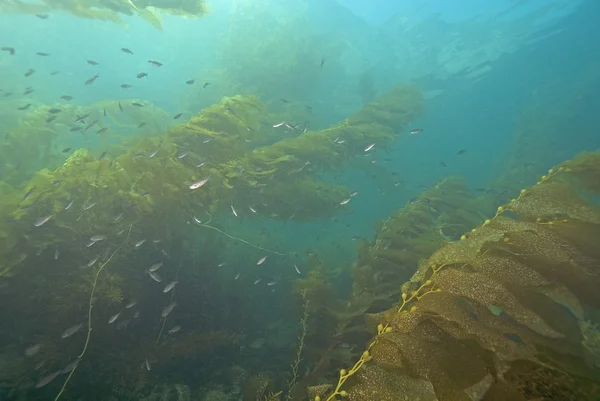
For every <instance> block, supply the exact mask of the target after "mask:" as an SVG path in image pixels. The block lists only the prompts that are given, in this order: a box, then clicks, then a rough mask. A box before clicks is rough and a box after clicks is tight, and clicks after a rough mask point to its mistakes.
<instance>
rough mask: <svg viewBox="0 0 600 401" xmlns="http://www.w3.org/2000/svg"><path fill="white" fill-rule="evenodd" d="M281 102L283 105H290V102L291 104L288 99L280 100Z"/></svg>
mask: <svg viewBox="0 0 600 401" xmlns="http://www.w3.org/2000/svg"><path fill="white" fill-rule="evenodd" d="M279 100H280V101H281V102H282V103H289V102H290V101H289V100H286V99H279Z"/></svg>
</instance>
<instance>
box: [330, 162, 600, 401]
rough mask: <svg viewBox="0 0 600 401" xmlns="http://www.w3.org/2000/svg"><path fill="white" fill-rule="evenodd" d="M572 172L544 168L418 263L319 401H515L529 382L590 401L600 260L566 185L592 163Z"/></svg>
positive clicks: (595, 218) (586, 211) (588, 207)
mask: <svg viewBox="0 0 600 401" xmlns="http://www.w3.org/2000/svg"><path fill="white" fill-rule="evenodd" d="M575 160H578V159H577V158H576V159H575ZM579 160H581V159H579ZM585 160H586V163H590V160H591V158H589V157H585ZM570 163H572V162H567V163H565V166H569V165H570ZM573 165H578V166H579V170H576V169H575V168H571V167H568V168H565V167H564V166H563V167H560V168H556V169H552V170H550V172H549V173H548V175H547V176H544V177H543V178H542V179H541V180H540V181H539V182H538V183H537V184H536V185H535V186H533V187H532V188H529V189H524V190H523V191H521V194H520V195H519V196H518V197H516V198H515V199H514V200H513V201H512V202H510V203H509V204H507V205H503V206H501V207H499V208H498V212H497V214H496V216H495V217H493V218H491V219H489V220H486V221H485V222H484V223H483V224H482V225H481V226H480V227H478V228H476V229H474V230H472V231H467V230H465V231H467V232H466V233H465V234H463V235H462V236H461V239H460V240H459V241H456V242H452V243H449V244H447V245H445V246H443V247H442V248H441V249H439V250H438V251H437V252H435V253H434V254H433V255H432V256H431V257H430V258H429V259H428V260H427V261H426V262H423V263H422V264H421V268H420V270H419V272H418V273H417V274H415V276H414V277H413V278H412V279H411V281H410V283H409V284H407V285H405V286H403V289H404V290H403V293H402V294H401V296H400V304H399V306H397V307H394V308H391V309H390V310H388V311H387V312H386V313H385V314H384V315H383V322H382V323H381V324H380V325H379V327H378V335H377V336H376V337H375V339H374V341H373V342H372V343H371V344H370V345H369V347H368V350H367V351H366V354H367V357H364V355H363V358H361V360H362V361H363V362H362V363H361V361H360V360H359V362H357V364H356V365H355V366H354V367H353V368H351V369H349V370H343V372H342V374H340V379H339V382H338V385H337V387H336V389H335V391H334V392H333V393H332V394H330V396H329V397H328V398H324V397H322V399H325V400H327V401H332V400H334V399H336V398H335V397H339V396H340V395H341V396H345V395H348V396H349V397H350V398H351V399H352V400H355V401H380V400H399V399H415V398H418V397H425V398H423V399H437V400H441V401H445V400H472V399H482V398H485V399H506V398H502V397H503V396H506V395H507V394H511V395H510V399H515V400H518V399H528V398H527V397H528V396H529V395H531V394H532V393H535V391H539V388H538V390H535V385H536V381H537V383H538V385H540V386H545V387H544V391H545V392H543V393H540V392H538V393H535V394H536V395H539V396H542V395H543V396H544V397H548V398H549V399H565V400H567V399H573V400H575V399H577V400H590V401H591V400H595V399H597V395H598V393H597V389H596V387H597V386H596V385H595V382H597V381H598V380H600V369H598V367H597V366H596V365H591V364H590V363H589V361H590V360H592V359H593V358H592V357H591V355H590V351H589V350H588V348H589V347H592V348H593V347H594V346H593V345H592V344H594V341H593V340H591V339H592V338H594V336H595V335H594V334H593V333H594V330H590V327H594V326H593V324H594V323H591V319H593V318H594V317H596V316H597V313H596V310H597V308H598V307H599V306H600V297H599V296H598V291H597V288H599V286H600V271H599V270H598V266H599V262H600V254H599V253H598V251H597V250H595V249H593V248H592V247H590V246H589V244H588V238H587V237H588V236H592V237H593V238H598V237H599V236H600V209H598V207H597V206H596V205H594V204H593V203H590V202H589V201H587V200H586V199H585V198H583V197H581V196H578V195H577V192H575V191H574V189H577V188H580V186H581V184H582V183H585V179H584V178H585V177H586V174H592V173H593V171H594V170H596V169H597V168H598V166H597V165H596V163H590V165H589V166H588V167H587V168H583V167H582V166H583V165H584V163H579V164H576V163H574V164H573ZM582 178H583V179H582ZM590 186H591V187H592V188H589V189H590V190H591V189H593V188H594V186H595V182H594V183H591V185H590ZM538 207H539V210H537V208H538ZM536 211H537V213H536ZM536 215H537V217H536ZM579 227H584V228H585V229H584V230H583V231H578V230H577V229H578V228H579ZM584 322H585V323H584ZM584 344H585V346H584ZM596 360H597V358H596ZM536 372H537V373H536ZM540 374H542V376H540ZM546 375H548V377H545V376H546ZM558 376H560V380H559V379H558V378H557V377H558ZM550 377H554V379H551V378H550ZM411 382H413V384H412V385H411V384H410V383H411ZM417 382H418V383H419V385H417ZM498 382H501V383H502V385H498V384H495V383H498ZM392 383H406V386H403V387H399V386H397V385H394V384H392ZM342 387H343V389H342ZM342 393H343V394H342ZM494 397H497V398H494Z"/></svg>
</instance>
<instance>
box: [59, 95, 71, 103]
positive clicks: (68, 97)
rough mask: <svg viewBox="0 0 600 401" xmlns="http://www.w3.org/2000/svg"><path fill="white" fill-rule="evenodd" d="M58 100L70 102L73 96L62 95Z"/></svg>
mask: <svg viewBox="0 0 600 401" xmlns="http://www.w3.org/2000/svg"><path fill="white" fill-rule="evenodd" d="M60 98H61V99H62V100H66V101H67V102H70V101H71V100H73V96H69V95H62V96H61V97H60Z"/></svg>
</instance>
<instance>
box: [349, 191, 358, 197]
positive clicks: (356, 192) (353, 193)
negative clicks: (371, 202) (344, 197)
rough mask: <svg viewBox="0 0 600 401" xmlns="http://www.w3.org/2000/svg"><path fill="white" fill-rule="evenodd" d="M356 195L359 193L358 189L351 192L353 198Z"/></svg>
mask: <svg viewBox="0 0 600 401" xmlns="http://www.w3.org/2000/svg"><path fill="white" fill-rule="evenodd" d="M356 195H358V191H354V192H352V193H351V194H350V197H351V198H354V197H355V196H356Z"/></svg>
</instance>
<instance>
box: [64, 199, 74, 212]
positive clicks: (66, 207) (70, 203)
mask: <svg viewBox="0 0 600 401" xmlns="http://www.w3.org/2000/svg"><path fill="white" fill-rule="evenodd" d="M73 202H75V200H70V201H68V202H67V204H66V205H65V210H69V208H70V207H71V206H73Z"/></svg>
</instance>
